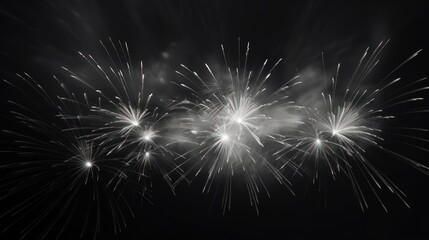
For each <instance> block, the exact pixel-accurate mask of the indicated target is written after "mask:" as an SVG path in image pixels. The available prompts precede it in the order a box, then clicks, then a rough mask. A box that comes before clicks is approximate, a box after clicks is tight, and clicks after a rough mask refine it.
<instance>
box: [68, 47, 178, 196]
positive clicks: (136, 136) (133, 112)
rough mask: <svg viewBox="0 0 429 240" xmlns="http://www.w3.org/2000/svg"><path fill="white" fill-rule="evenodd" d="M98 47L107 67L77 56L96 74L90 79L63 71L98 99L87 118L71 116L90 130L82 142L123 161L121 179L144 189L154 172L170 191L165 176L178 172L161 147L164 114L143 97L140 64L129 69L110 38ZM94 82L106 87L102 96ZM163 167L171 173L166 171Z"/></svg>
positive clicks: (166, 141) (125, 55)
mask: <svg viewBox="0 0 429 240" xmlns="http://www.w3.org/2000/svg"><path fill="white" fill-rule="evenodd" d="M100 43H101V46H102V47H103V49H104V50H105V53H106V55H107V58H108V59H109V60H110V62H111V65H107V64H102V63H99V62H97V61H96V60H95V58H94V57H93V56H92V55H89V54H88V55H86V54H83V53H81V52H79V54H80V55H81V56H82V57H83V58H84V59H85V60H86V62H87V63H88V64H89V65H90V66H92V70H93V71H94V73H96V74H98V77H97V78H96V79H85V78H84V77H82V76H80V75H79V74H77V73H75V72H72V71H71V70H69V69H67V68H65V67H63V69H64V70H65V71H66V72H67V73H68V74H70V76H71V78H73V79H76V80H78V81H79V82H81V83H83V84H84V86H86V87H87V88H89V89H90V90H92V92H93V94H94V95H95V94H96V95H98V100H97V101H96V102H97V103H96V104H90V103H88V105H90V108H89V109H90V111H89V113H88V114H86V115H80V116H77V117H78V118H79V119H82V120H84V121H86V127H88V126H92V132H91V134H88V135H87V136H86V137H88V138H89V139H91V140H92V141H94V142H96V143H98V144H100V146H102V147H103V148H104V149H107V150H108V153H107V154H108V155H110V154H114V155H116V156H119V157H120V158H123V159H124V166H123V168H122V169H121V171H120V173H121V174H123V173H125V172H128V173H132V174H137V176H138V180H139V181H140V180H145V181H144V184H145V185H148V187H149V186H150V185H151V180H152V175H153V174H154V173H156V172H158V173H160V174H161V176H162V177H163V178H164V179H165V181H166V182H167V183H168V184H169V186H170V187H171V190H174V189H173V185H172V183H171V178H170V174H172V173H173V172H178V171H179V170H181V169H180V168H177V167H176V166H175V165H174V163H173V162H172V161H171V159H173V158H174V156H175V153H173V152H172V151H171V150H170V149H168V148H167V147H166V146H167V145H168V144H169V143H170V142H171V141H173V139H171V138H170V137H169V135H168V133H167V132H166V131H165V127H164V126H163V124H162V121H163V120H164V119H165V118H167V117H168V113H164V114H159V113H158V112H159V109H158V107H153V108H151V107H150V104H151V99H152V98H153V94H152V93H150V94H147V93H146V92H145V75H144V72H143V63H142V62H140V65H139V71H135V70H134V67H133V64H132V62H131V56H130V53H129V49H128V45H127V43H121V42H119V43H118V44H114V43H113V41H112V40H111V39H109V45H105V44H104V43H103V42H100ZM108 46H110V48H111V49H109V48H108ZM100 83H101V84H102V85H101V86H103V85H104V86H106V85H107V86H108V87H107V89H105V91H102V90H100V89H97V88H95V87H94V86H93V85H97V84H100ZM106 92H107V93H106ZM112 96H113V97H112ZM145 96H146V97H145ZM86 99H88V98H86ZM87 101H90V100H87ZM74 117H75V116H68V118H71V119H73V118H74ZM168 168H170V169H177V171H170V172H168V171H167V170H166V169H168ZM120 179H121V178H120Z"/></svg>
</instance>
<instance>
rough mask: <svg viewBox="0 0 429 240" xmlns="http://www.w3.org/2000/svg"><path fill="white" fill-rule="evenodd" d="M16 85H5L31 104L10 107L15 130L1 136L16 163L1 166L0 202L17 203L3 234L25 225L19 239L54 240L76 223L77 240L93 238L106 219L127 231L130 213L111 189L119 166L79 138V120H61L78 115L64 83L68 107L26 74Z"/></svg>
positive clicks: (81, 132)
mask: <svg viewBox="0 0 429 240" xmlns="http://www.w3.org/2000/svg"><path fill="white" fill-rule="evenodd" d="M18 79H19V80H21V81H13V82H12V81H8V80H4V81H5V82H6V83H7V84H9V85H10V86H12V87H13V88H14V89H15V90H17V92H18V93H20V94H22V97H28V98H30V99H28V100H30V101H28V102H25V103H22V102H19V101H15V100H10V101H9V102H10V104H11V105H12V106H13V111H12V112H11V113H12V115H13V117H14V119H15V121H16V122H17V123H19V128H18V129H17V130H4V133H6V134H8V135H9V136H11V137H12V138H13V139H15V144H16V145H17V146H18V148H17V149H16V150H15V152H17V153H18V154H19V158H17V159H14V160H13V161H11V162H9V163H7V164H3V166H2V169H6V170H7V174H6V175H3V176H2V179H1V180H2V183H3V184H2V191H3V193H4V194H3V196H2V198H1V199H2V200H4V201H8V199H13V198H14V197H18V198H20V199H22V200H21V201H19V202H18V203H16V204H15V205H14V206H12V207H11V208H10V209H9V210H7V211H5V212H3V213H2V215H1V216H2V217H3V218H6V219H10V221H9V224H8V226H7V227H6V228H5V230H4V231H6V230H8V229H16V228H17V226H23V225H24V226H26V227H23V228H21V229H20V233H21V237H22V238H24V237H26V236H27V235H32V234H38V235H39V238H40V239H43V238H46V237H48V236H51V235H56V237H57V238H59V237H60V236H61V235H62V234H63V232H64V231H65V230H66V229H67V228H66V227H67V225H68V223H70V222H75V223H81V224H82V225H81V232H80V236H81V237H83V236H85V237H91V238H95V237H96V235H97V233H98V232H99V231H100V229H101V225H103V224H105V223H106V221H105V220H104V221H102V220H101V219H102V218H103V219H108V216H109V215H110V217H111V218H112V224H113V228H114V232H115V233H117V232H120V231H121V229H123V228H124V227H125V226H126V223H125V219H126V216H127V215H133V212H132V210H131V209H130V208H129V205H128V203H127V201H126V200H125V198H124V196H123V194H122V192H123V189H121V190H119V189H117V187H118V185H114V184H112V180H113V179H115V178H118V177H120V178H121V177H124V176H123V175H121V174H119V175H118V174H117V172H118V170H117V169H118V166H120V165H119V164H118V160H117V159H115V158H111V157H108V156H107V155H106V150H105V149H103V148H101V147H99V146H97V145H96V144H94V142H93V141H91V140H88V139H86V138H84V136H85V130H84V129H83V128H81V127H80V126H81V124H82V123H81V122H80V121H79V120H78V119H75V121H71V120H68V121H64V120H63V119H62V116H63V115H70V114H73V113H74V112H75V111H78V113H76V114H79V111H80V109H81V106H79V105H76V104H74V103H75V102H77V101H76V99H74V94H70V92H69V91H68V90H67V88H66V87H65V85H64V84H63V83H61V82H59V84H60V86H61V88H62V89H63V90H64V93H66V95H67V96H68V98H69V99H74V101H73V102H72V104H70V103H71V102H70V101H68V102H65V101H63V99H64V98H63V97H57V96H55V95H54V96H52V95H50V94H48V91H47V90H45V88H44V87H43V86H42V85H40V84H39V83H37V82H36V81H35V80H33V78H31V77H30V76H29V75H27V74H24V75H18ZM21 101H22V100H21ZM3 188H4V189H3ZM23 196H25V198H22V197H23ZM29 216H33V218H32V217H29ZM18 223H19V225H18ZM91 235H92V236H91Z"/></svg>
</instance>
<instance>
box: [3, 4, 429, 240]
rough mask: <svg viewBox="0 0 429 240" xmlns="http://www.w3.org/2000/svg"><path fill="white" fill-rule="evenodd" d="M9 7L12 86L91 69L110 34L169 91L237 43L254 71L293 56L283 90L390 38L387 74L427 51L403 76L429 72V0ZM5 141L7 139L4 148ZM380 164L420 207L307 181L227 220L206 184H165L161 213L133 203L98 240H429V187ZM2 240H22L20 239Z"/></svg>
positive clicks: (6, 51) (390, 164) (237, 204)
mask: <svg viewBox="0 0 429 240" xmlns="http://www.w3.org/2000/svg"><path fill="white" fill-rule="evenodd" d="M0 5H1V9H0V19H1V20H0V24H1V38H0V56H1V58H0V59H1V65H0V74H1V77H2V78H4V79H9V78H13V77H14V74H15V73H17V72H18V73H21V72H24V71H25V72H28V73H30V74H31V75H32V76H34V77H35V78H36V79H38V80H39V81H42V82H43V80H42V79H48V78H51V76H52V75H53V74H55V75H60V76H61V74H62V73H61V72H60V70H59V67H60V66H67V67H69V68H71V69H76V68H79V67H80V66H82V65H83V64H84V62H83V61H82V60H81V58H79V56H78V54H77V51H82V52H86V53H94V54H97V52H98V51H99V50H100V46H99V44H98V41H99V40H103V41H106V40H107V39H108V37H112V39H114V40H121V41H126V42H128V44H129V46H130V49H131V55H132V56H133V58H134V59H136V60H140V59H141V60H143V62H144V63H145V65H146V68H145V69H146V71H147V72H148V73H149V75H151V74H152V77H154V78H157V79H165V80H166V82H167V83H168V81H169V79H174V78H176V77H177V76H176V75H175V74H174V70H175V69H177V68H178V67H179V64H180V63H185V64H186V65H187V66H192V67H193V68H195V69H197V70H200V69H203V67H204V65H203V64H204V63H205V62H210V61H212V60H213V59H218V58H219V57H221V56H220V43H224V44H225V46H226V48H227V51H229V53H230V54H235V52H236V51H237V38H238V37H240V38H241V41H242V49H244V48H243V47H244V45H245V43H246V42H250V44H251V59H252V60H251V61H253V63H254V64H255V65H256V66H258V64H261V63H262V62H263V61H264V60H265V59H266V58H269V59H278V58H284V59H285V61H283V62H282V64H281V65H280V66H279V67H278V68H277V70H276V72H275V73H274V74H273V75H274V76H277V79H279V80H278V81H281V80H282V79H285V78H287V77H291V76H292V74H293V73H294V72H295V71H296V70H300V69H304V68H305V67H307V66H309V65H311V64H316V65H317V64H319V65H320V59H321V58H320V56H321V52H322V51H323V52H324V53H325V57H326V66H327V68H330V69H331V70H332V69H335V66H336V63H338V62H341V63H342V64H343V65H345V66H350V65H351V66H355V64H356V63H357V61H358V60H359V57H360V56H361V54H362V53H363V51H364V50H365V49H366V47H368V46H369V47H371V48H372V49H373V48H374V47H375V46H376V45H377V44H378V43H379V42H380V41H382V40H386V39H391V42H390V44H389V45H388V47H387V49H386V51H385V52H384V53H383V55H382V57H383V64H381V66H380V68H379V69H378V70H377V71H379V72H380V74H382V75H383V73H384V75H386V74H387V73H388V72H389V71H390V70H392V69H393V68H394V67H395V66H396V65H398V64H399V63H400V62H401V61H403V60H404V59H406V58H407V57H408V56H409V55H411V54H412V53H414V52H415V51H417V50H418V49H422V48H423V49H424V51H423V52H422V54H421V55H420V56H419V57H418V58H417V59H416V60H415V61H413V62H412V63H410V64H408V65H407V66H406V67H404V68H403V69H401V71H400V72H399V73H398V75H400V76H403V75H405V76H407V78H408V79H417V78H420V77H423V76H426V75H427V74H428V70H427V69H428V66H429V65H428V63H429V54H427V52H426V49H427V47H428V43H429V39H428V34H427V22H428V21H427V16H426V15H427V12H428V10H429V9H428V8H427V7H426V6H425V5H424V1H416V2H414V1H390V2H386V3H382V2H377V1H374V2H361V1H353V2H347V1H278V2H274V1H137V0H135V1H28V2H21V1H2V3H1V4H0ZM163 53H164V54H163ZM345 69H346V70H345V71H347V67H346V68H345ZM377 73H378V72H377ZM151 88H152V91H157V92H159V95H161V96H166V97H168V95H169V94H171V93H172V92H173V90H172V89H173V88H172V86H169V85H168V84H162V81H161V83H160V84H159V85H157V84H153V85H152V86H151ZM1 89H2V101H3V102H4V100H6V99H8V98H9V97H13V95H14V93H13V92H8V91H6V90H5V89H6V88H4V87H3V86H2V88H1ZM1 106H2V107H3V106H5V103H2V105H1ZM4 109H6V107H4ZM2 115H5V114H3V111H2ZM4 118H6V117H4V116H3V117H2V119H3V120H4ZM427 120H428V117H427V116H424V117H420V119H412V120H409V121H413V123H415V124H417V125H419V126H424V127H427ZM4 121H5V122H6V120H4ZM402 121H405V122H406V121H408V120H407V119H405V120H402ZM7 142H8V140H7V139H5V138H3V139H2V144H4V145H5V146H6V144H7ZM388 144H389V143H388ZM391 147H393V148H396V149H397V148H398V147H400V146H397V145H395V144H394V143H392V145H391ZM403 151H404V152H405V153H407V154H408V156H410V157H413V158H417V159H419V160H426V159H427V155H426V156H425V155H421V153H418V152H411V150H409V149H404V150H403ZM371 158H372V159H376V160H377V162H378V165H377V167H379V168H380V170H382V171H384V172H386V174H387V175H388V176H390V177H391V178H392V179H393V180H394V181H395V183H397V184H398V186H399V187H401V189H403V190H404V192H405V193H406V194H407V196H408V198H407V200H408V202H409V204H410V205H411V209H408V208H407V207H406V206H405V205H403V204H401V202H400V201H399V200H398V199H397V198H396V197H395V196H393V195H392V194H389V193H388V192H387V191H386V192H383V193H382V197H383V200H384V202H385V203H386V205H387V207H388V210H389V212H385V211H384V210H383V208H382V207H381V206H380V205H378V204H377V201H376V199H375V198H374V197H371V194H370V193H369V194H368V195H369V197H368V201H369V203H370V207H369V209H368V210H366V211H365V212H362V210H361V209H360V208H359V205H358V203H357V200H356V199H355V197H354V196H353V192H352V191H351V189H350V186H349V183H347V181H346V180H345V179H342V180H341V179H340V180H339V181H337V182H330V183H329V184H328V186H327V189H326V190H325V191H322V192H319V191H318V190H317V187H315V186H311V183H310V181H309V179H304V180H300V181H296V183H294V184H295V188H296V189H304V190H302V191H298V193H297V195H298V196H297V197H293V196H291V194H289V193H288V192H287V191H286V190H285V189H282V188H281V187H277V186H274V187H273V189H272V197H271V198H267V197H265V196H263V195H262V197H261V198H262V199H261V205H260V212H261V213H260V215H259V216H257V215H256V213H255V211H254V209H253V208H252V207H251V206H249V203H248V202H247V198H246V196H240V194H241V192H240V191H238V192H237V195H238V197H237V198H236V199H233V203H234V204H233V208H232V210H231V211H229V212H227V213H226V214H225V215H222V211H221V209H220V207H219V206H220V204H219V203H218V204H216V202H215V203H214V205H213V207H211V203H212V199H213V195H211V194H209V195H207V194H204V195H203V194H201V193H200V192H201V186H200V184H199V183H198V181H196V182H197V183H195V184H192V185H191V186H186V185H185V184H182V185H180V186H179V187H178V189H177V196H173V194H171V192H170V191H169V190H168V188H167V187H166V186H165V185H163V184H161V183H155V185H154V188H153V189H154V190H153V193H152V195H153V198H152V201H153V202H154V206H152V205H150V204H148V203H145V202H144V201H143V203H141V201H139V200H138V199H136V200H133V201H135V202H133V204H132V206H133V207H135V210H134V212H135V214H136V218H135V220H133V219H129V221H128V228H127V229H126V231H125V232H124V233H121V234H118V235H117V236H114V235H113V234H112V233H111V232H112V231H111V230H110V229H106V228H104V229H103V228H102V232H101V233H100V234H99V235H100V239H146V238H148V239H151V238H161V237H169V238H183V237H184V238H186V239H204V238H208V239H235V238H250V239H253V238H255V239H256V238H259V239H273V238H281V239H309V238H319V239H325V238H327V237H329V238H331V239H369V238H370V239H372V238H376V239H396V238H398V239H427V238H428V236H429V204H428V203H429V189H428V187H427V186H428V183H429V178H428V177H427V176H425V175H424V174H422V173H420V172H418V171H416V170H415V169H413V168H411V167H409V166H408V165H406V164H403V163H401V162H400V161H398V160H396V159H394V158H391V157H390V156H388V155H385V154H378V153H373V154H372V155H371ZM197 180H198V179H197ZM201 180H202V179H201ZM243 193H244V194H245V192H243ZM325 193H326V196H327V197H326V199H327V200H324V199H325V197H324V196H323V195H324V194H325ZM75 221H76V223H79V224H80V223H81V222H79V220H76V219H75ZM79 224H73V223H72V224H70V228H69V229H68V230H67V231H66V233H65V234H64V235H63V238H64V239H66V238H67V237H66V236H73V232H74V231H75V228H77V226H80V225H79ZM2 236H3V237H1V238H2V239H3V238H4V239H17V236H18V235H17V234H16V233H15V232H13V231H12V232H8V233H5V234H3V235H2ZM30 239H31V237H30ZM70 239H76V238H75V237H74V236H73V237H70Z"/></svg>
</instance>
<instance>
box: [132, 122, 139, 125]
mask: <svg viewBox="0 0 429 240" xmlns="http://www.w3.org/2000/svg"><path fill="white" fill-rule="evenodd" d="M131 125H133V126H138V125H139V122H137V121H131Z"/></svg>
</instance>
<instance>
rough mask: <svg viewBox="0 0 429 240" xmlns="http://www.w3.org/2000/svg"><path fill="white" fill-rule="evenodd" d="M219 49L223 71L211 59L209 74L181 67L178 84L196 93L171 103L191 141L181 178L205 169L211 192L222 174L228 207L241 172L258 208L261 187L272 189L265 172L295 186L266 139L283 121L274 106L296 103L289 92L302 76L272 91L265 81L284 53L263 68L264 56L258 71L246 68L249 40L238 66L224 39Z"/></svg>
mask: <svg viewBox="0 0 429 240" xmlns="http://www.w3.org/2000/svg"><path fill="white" fill-rule="evenodd" d="M239 42H240V40H239ZM221 49H222V54H223V58H224V62H225V67H224V69H223V71H222V70H221V71H219V72H214V71H213V70H212V68H211V67H210V66H209V65H208V64H205V67H206V69H207V71H208V77H207V78H203V77H200V76H199V75H198V74H197V73H196V72H194V71H192V70H190V69H189V68H188V67H186V66H185V65H181V67H182V68H183V69H184V70H185V72H183V73H182V72H181V71H177V73H178V74H179V75H180V76H182V77H183V78H184V79H186V80H187V83H176V85H178V86H180V87H182V88H183V89H184V90H185V91H187V92H189V93H190V95H192V96H193V99H190V100H184V101H178V102H176V104H173V107H172V111H177V112H178V113H177V115H178V117H177V119H178V120H177V121H178V122H179V124H180V126H181V130H182V134H183V135H184V136H187V139H189V140H190V141H189V142H193V144H191V148H192V149H191V150H189V151H188V152H186V153H185V154H184V155H183V156H184V158H185V159H186V161H185V163H184V164H187V163H189V164H191V167H190V168H189V169H188V170H187V171H186V172H185V174H184V175H183V178H181V179H179V180H182V179H184V178H185V177H186V176H189V175H192V174H194V176H197V175H199V174H201V173H202V172H204V173H207V178H206V182H205V185H204V188H203V192H209V191H210V189H211V188H212V185H213V183H214V182H215V181H216V179H217V178H223V179H224V180H225V182H224V194H223V201H222V206H223V209H224V211H225V210H226V209H229V208H230V207H231V198H232V196H231V195H232V186H233V182H234V181H240V180H235V179H234V178H236V177H238V178H240V177H242V178H243V179H244V182H245V183H246V187H247V190H248V193H249V198H250V203H251V205H253V206H254V207H255V209H256V211H258V203H259V198H258V195H259V193H260V192H261V189H265V190H266V192H267V194H268V190H267V186H266V185H265V184H264V181H263V179H264V178H265V177H267V176H266V175H267V173H268V174H270V175H271V176H273V177H274V178H275V179H277V180H278V182H280V183H281V184H284V185H285V186H287V188H288V189H289V190H291V189H290V183H289V182H288V180H287V179H286V177H285V176H283V175H282V174H281V173H280V172H279V171H278V169H277V168H276V167H275V166H274V165H273V163H271V160H272V158H271V156H266V154H265V150H264V145H265V143H266V142H271V141H273V139H275V138H276V127H274V125H277V128H279V127H280V126H279V125H280V124H279V123H281V121H279V120H278V119H273V118H272V115H274V114H273V113H274V111H275V110H276V109H281V110H284V111H285V109H293V108H295V107H296V106H295V105H294V102H293V101H291V100H289V98H288V95H287V94H286V93H287V90H288V89H290V88H291V87H293V86H295V85H297V84H299V83H300V82H299V81H298V78H299V77H298V76H296V77H294V78H292V79H291V80H290V81H287V82H286V83H285V84H284V85H282V86H281V87H280V88H279V89H277V90H275V91H271V92H269V90H267V88H266V81H267V80H268V79H269V77H270V75H271V72H272V71H273V70H274V68H275V67H276V66H277V65H278V64H279V62H280V61H281V59H280V60H278V61H277V62H276V63H275V64H274V65H273V66H272V67H271V68H270V69H268V70H266V69H265V68H266V66H267V62H268V60H266V61H265V62H264V63H263V65H262V67H261V68H260V70H259V71H257V72H256V73H254V72H253V71H247V67H248V66H247V64H248V56H249V49H250V48H249V44H247V48H246V51H245V58H244V65H243V66H241V65H240V63H239V64H238V66H237V67H236V69H235V70H231V67H230V66H229V65H228V61H227V57H226V54H225V50H224V47H223V45H221ZM239 49H240V46H239ZM239 55H240V53H239ZM285 115H286V113H285ZM289 121H290V123H289V124H294V123H295V119H293V118H290V120H289ZM182 165H183V164H182ZM204 173H203V174H204Z"/></svg>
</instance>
